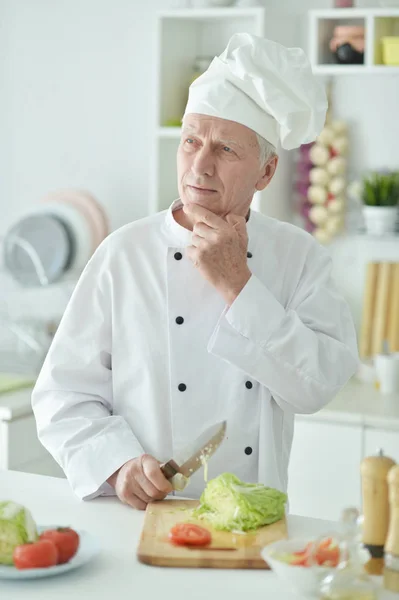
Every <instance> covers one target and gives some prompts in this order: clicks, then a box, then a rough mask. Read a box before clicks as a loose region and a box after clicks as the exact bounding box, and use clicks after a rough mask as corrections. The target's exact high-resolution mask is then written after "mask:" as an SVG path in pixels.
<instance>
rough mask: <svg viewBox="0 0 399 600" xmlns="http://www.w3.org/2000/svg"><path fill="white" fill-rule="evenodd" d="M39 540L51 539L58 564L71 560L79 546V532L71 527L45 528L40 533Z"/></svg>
mask: <svg viewBox="0 0 399 600" xmlns="http://www.w3.org/2000/svg"><path fill="white" fill-rule="evenodd" d="M40 539H41V540H51V541H52V542H53V544H55V546H56V547H57V550H58V564H59V565H62V564H63V563H66V562H68V561H69V560H71V558H72V557H73V556H75V554H76V552H77V551H78V548H79V534H78V533H77V532H76V531H75V530H74V529H71V527H58V528H57V529H47V530H46V531H43V533H42V534H41V535H40Z"/></svg>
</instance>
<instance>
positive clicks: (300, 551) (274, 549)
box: [261, 535, 340, 598]
mask: <svg viewBox="0 0 399 600" xmlns="http://www.w3.org/2000/svg"><path fill="white" fill-rule="evenodd" d="M261 554H262V558H263V559H264V560H265V562H266V563H267V564H268V565H269V567H270V568H271V569H272V570H273V571H274V573H275V574H276V575H277V577H278V578H279V579H281V580H283V581H285V582H286V584H287V585H288V586H289V587H290V588H291V589H292V590H293V591H295V592H296V593H300V594H303V595H305V596H308V597H310V598H319V586H320V583H321V581H322V580H323V579H324V577H326V576H327V575H329V574H330V573H331V572H332V571H333V570H334V569H335V568H336V567H337V566H338V564H339V562H340V548H339V540H338V539H337V538H335V537H334V536H330V535H326V536H324V537H321V538H317V539H316V538H312V539H301V538H296V539H289V540H278V541H276V542H273V543H271V544H268V545H267V546H265V547H264V548H263V549H262V551H261Z"/></svg>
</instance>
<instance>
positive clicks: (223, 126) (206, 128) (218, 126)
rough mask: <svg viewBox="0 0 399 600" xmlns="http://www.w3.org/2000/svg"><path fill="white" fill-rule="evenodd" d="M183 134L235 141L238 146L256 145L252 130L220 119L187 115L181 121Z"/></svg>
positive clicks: (200, 115) (193, 114)
mask: <svg viewBox="0 0 399 600" xmlns="http://www.w3.org/2000/svg"><path fill="white" fill-rule="evenodd" d="M183 132H185V133H192V134H197V135H204V136H211V137H214V138H218V139H223V140H226V139H228V140H232V141H235V142H236V143H237V144H239V145H240V146H253V145H254V144H255V145H257V138H256V134H255V132H254V131H253V130H252V129H249V127H246V126H245V125H242V124H241V123H236V122H235V121H229V120H227V119H221V118H220V117H213V116H208V115H202V114H196V113H189V114H186V115H185V116H184V119H183Z"/></svg>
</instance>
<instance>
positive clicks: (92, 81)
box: [0, 0, 168, 229]
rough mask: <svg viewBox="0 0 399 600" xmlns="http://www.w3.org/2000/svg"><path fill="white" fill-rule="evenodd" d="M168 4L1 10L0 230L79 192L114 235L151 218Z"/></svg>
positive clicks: (99, 1)
mask: <svg viewBox="0 0 399 600" xmlns="http://www.w3.org/2000/svg"><path fill="white" fill-rule="evenodd" d="M165 4H166V5H168V3H167V2H165V1H164V0H146V1H145V2H142V1H141V0H68V1H65V0H34V1H32V0H1V2H0V11H1V12H0V20H1V30H0V56H4V59H3V60H4V62H3V64H2V65H1V67H2V70H1V80H0V85H1V94H0V97H1V102H2V104H1V114H2V116H3V117H4V115H6V126H5V127H4V126H3V127H2V132H1V136H0V159H1V161H0V163H1V166H0V169H1V177H0V220H1V223H2V225H3V224H4V223H5V221H9V220H10V219H11V218H12V217H13V216H14V215H15V214H16V213H17V212H18V211H19V209H21V208H24V207H27V206H29V205H31V204H33V203H35V202H37V201H38V200H39V199H40V198H41V197H42V196H43V195H44V194H46V193H47V192H48V191H50V190H53V189H59V188H63V187H74V186H78V187H85V188H88V189H89V190H90V191H91V192H92V193H93V194H95V195H96V197H97V198H98V199H99V200H100V201H101V202H102V203H103V204H104V205H105V206H106V208H107V210H108V213H109V215H110V217H111V221H112V226H113V227H117V226H119V225H121V224H123V223H126V222H127V221H129V220H132V219H135V218H138V217H141V216H143V215H144V214H145V209H146V203H145V196H146V192H147V188H148V176H149V157H148V148H149V145H148V135H147V131H148V125H149V118H150V115H149V114H148V110H147V107H148V94H149V86H150V78H151V74H152V68H153V66H152V65H153V60H154V56H153V47H154V45H153V44H152V39H151V36H152V33H153V31H152V30H153V27H152V23H153V17H154V14H155V11H156V10H157V9H158V8H161V7H162V6H164V5H165ZM3 34H4V35H3ZM1 125H3V124H2V123H1ZM3 219H4V220H3ZM1 229H3V227H1Z"/></svg>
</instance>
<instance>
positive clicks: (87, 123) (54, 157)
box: [0, 0, 399, 310]
mask: <svg viewBox="0 0 399 600" xmlns="http://www.w3.org/2000/svg"><path fill="white" fill-rule="evenodd" d="M173 3H174V0H170V1H169V0H146V1H142V0H68V1H66V0H0V128H1V134H0V235H1V233H2V232H4V230H5V228H6V226H7V225H8V224H9V223H10V222H11V220H12V219H13V218H14V217H15V215H16V214H17V213H19V212H20V211H21V210H23V209H25V208H27V207H29V206H31V205H33V204H35V203H36V202H37V201H38V200H39V199H40V198H41V197H42V196H44V195H45V194H46V193H48V192H49V191H51V190H55V189H60V188H63V187H83V188H87V189H88V190H90V191H91V192H92V193H93V194H94V195H95V196H96V197H97V198H98V199H99V201H100V202H101V203H102V204H103V205H104V206H105V207H106V209H107V211H108V214H109V216H110V219H111V224H112V227H113V228H116V227H118V226H120V225H122V224H123V223H126V222H128V221H130V220H132V219H136V218H139V217H141V216H144V215H145V213H146V196H147V190H148V182H149V177H150V174H151V173H150V157H149V147H150V146H149V143H148V132H149V129H150V119H151V115H150V114H149V106H150V103H149V101H148V99H149V95H150V94H151V77H152V69H153V61H154V54H153V50H154V44H153V35H154V30H153V22H154V16H155V12H156V10H157V9H159V8H167V7H169V6H171V5H173ZM375 3H376V2H375V1H372V0H364V1H363V2H360V1H359V2H357V5H358V6H360V5H362V6H370V5H373V4H375ZM263 4H264V6H265V7H266V8H267V35H269V36H270V37H271V38H273V39H275V40H277V41H280V42H281V43H284V44H289V45H297V44H300V45H302V46H303V47H306V44H307V39H306V22H307V21H306V11H307V10H308V9H310V8H328V7H330V6H331V4H332V0H302V1H301V2H298V1H297V0H282V1H277V0H264V2H263ZM398 86H399V81H398V77H391V78H374V77H370V78H360V77H357V78H352V77H345V78H339V79H337V80H336V83H335V88H334V101H335V108H336V113H337V114H338V115H339V116H340V117H342V118H346V119H348V121H349V122H350V125H351V131H352V134H351V136H352V145H351V164H352V166H353V168H354V171H360V170H362V169H363V168H375V167H381V166H391V167H393V166H397V165H398V162H399V151H398V143H397V140H398V139H399V120H398V117H397V100H396V98H397V97H398V91H399V90H398ZM292 158H293V155H292V154H290V153H284V154H283V155H282V157H281V161H280V167H279V170H278V173H277V175H276V178H275V179H274V181H273V182H272V185H271V186H270V188H269V190H268V191H267V194H266V196H265V198H264V201H263V206H262V208H263V210H264V211H265V212H268V213H269V214H271V215H273V216H276V217H279V218H282V219H286V220H290V219H291V213H290V201H289V194H290V191H291V186H292V176H293V172H292V168H291V167H292ZM351 244H352V242H351V241H349V242H348V243H345V244H344V245H343V246H339V251H338V252H336V255H337V260H336V265H337V268H336V275H337V278H338V280H339V281H340V284H341V285H342V289H343V291H344V292H345V293H348V294H349V295H350V296H352V295H353V294H354V291H353V289H352V288H353V286H349V287H348V286H347V285H346V284H345V281H346V279H344V277H343V275H344V273H345V277H348V276H349V278H350V275H348V264H350V261H348V258H350V257H351V256H352V255H354V254H355V253H356V252H358V251H357V250H355V246H353V245H351ZM397 248H398V246H397V245H395V246H392V248H391V250H390V252H391V253H393V254H395V253H397ZM335 251H336V249H335V246H334V247H332V252H335ZM360 254H361V253H360ZM341 264H342V269H343V270H342V271H341ZM356 265H357V267H356V268H357V269H359V263H358V262H356ZM357 293H358V294H360V293H361V291H360V290H357ZM28 305H31V303H30V302H28ZM358 305H359V298H357V300H356V302H355V303H354V304H353V306H354V307H356V306H358ZM355 309H356V308H354V310H355ZM356 310H357V309H356Z"/></svg>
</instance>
